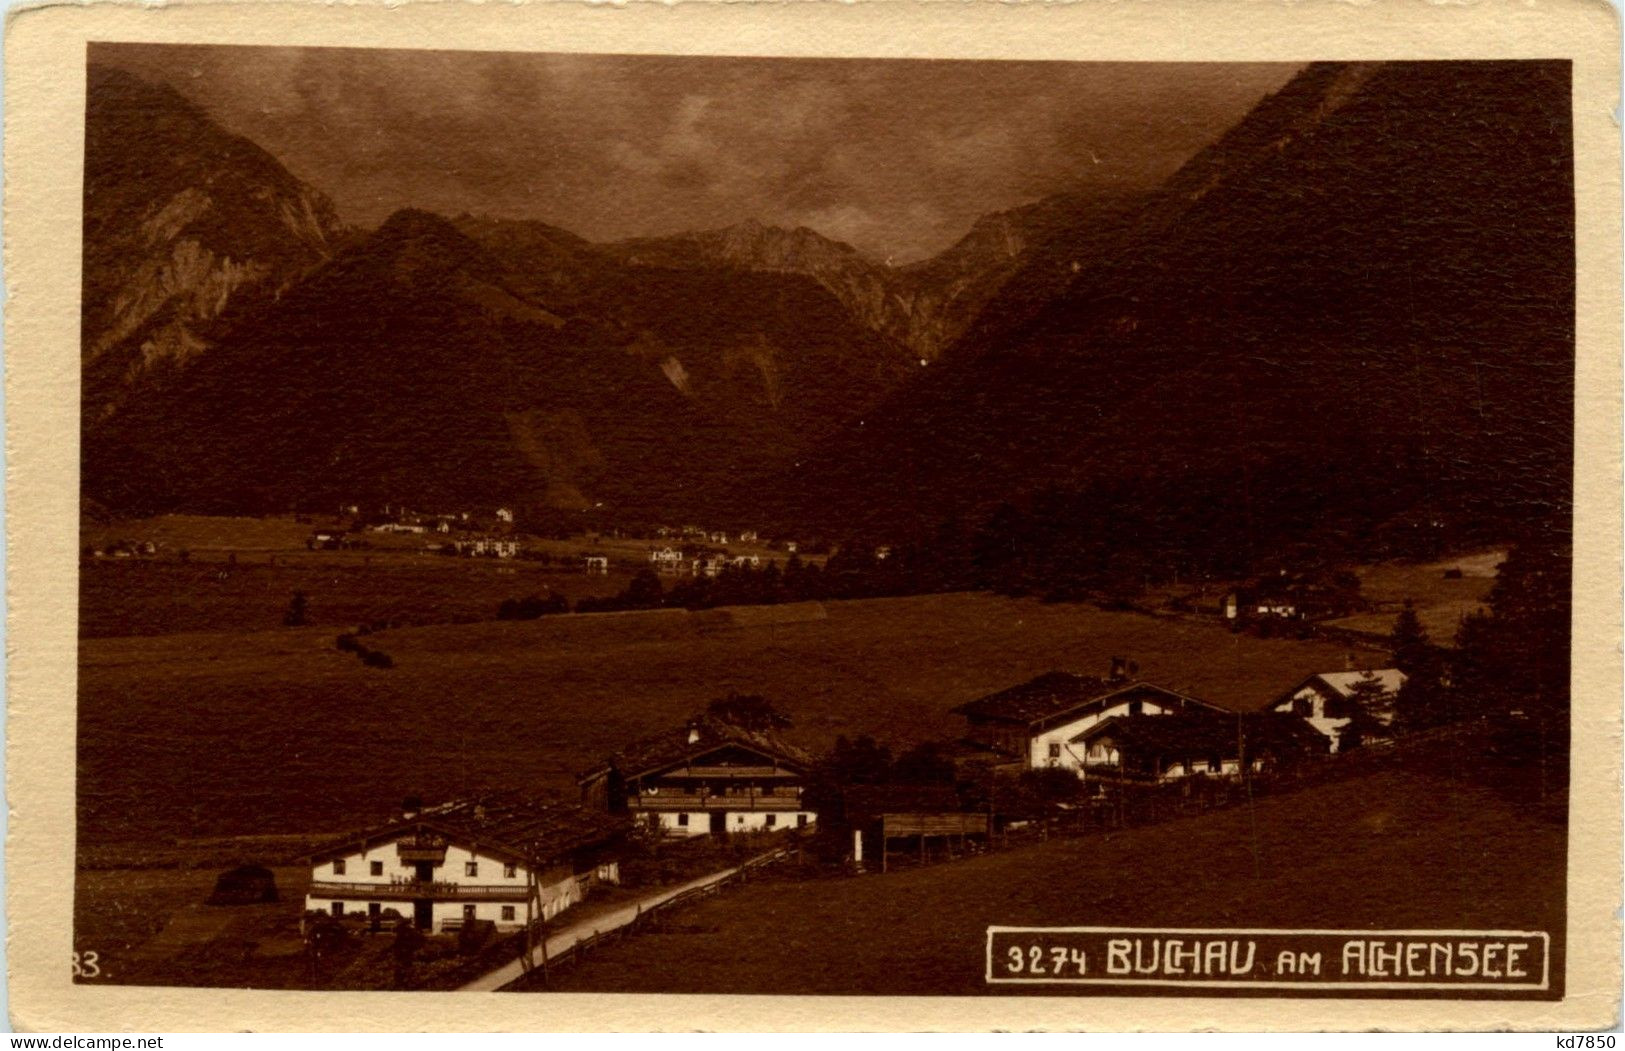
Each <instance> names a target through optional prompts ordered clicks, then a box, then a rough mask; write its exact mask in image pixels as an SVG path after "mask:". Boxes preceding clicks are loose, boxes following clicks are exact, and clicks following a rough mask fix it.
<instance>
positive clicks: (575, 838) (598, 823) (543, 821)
mask: <svg viewBox="0 0 1625 1051" xmlns="http://www.w3.org/2000/svg"><path fill="white" fill-rule="evenodd" d="M629 827H630V822H629V820H628V819H627V818H626V817H624V816H620V817H618V816H615V815H611V814H607V813H604V812H603V811H599V810H590V809H588V808H586V807H583V806H580V805H579V804H576V803H566V802H563V801H561V800H558V799H553V798H550V797H542V796H528V795H524V794H521V793H516V792H509V793H491V794H487V795H482V796H477V797H474V798H470V799H459V800H454V801H452V802H449V803H442V804H440V805H438V806H433V807H427V808H425V809H423V810H421V811H419V812H418V813H417V814H415V815H413V816H412V817H405V816H402V817H399V818H396V819H395V820H393V821H388V822H384V823H382V824H378V825H374V826H372V827H371V828H367V829H364V830H362V831H360V832H356V833H353V834H351V835H349V836H346V837H344V838H342V839H338V840H334V841H333V842H332V843H329V844H327V845H325V846H323V847H322V848H320V849H319V850H316V851H313V852H312V853H311V854H310V855H309V858H310V859H311V860H317V859H320V858H324V857H333V856H336V855H341V854H349V853H352V852H354V851H355V850H356V849H357V848H359V847H362V846H364V845H366V844H368V843H377V842H379V841H381V840H382V841H387V840H390V839H392V838H399V837H400V836H405V835H409V834H411V833H414V832H428V833H434V834H436V835H439V836H441V837H443V838H444V839H445V840H446V841H447V842H450V843H455V844H457V845H459V846H469V847H473V846H477V847H478V848H479V850H480V852H481V853H485V854H490V855H493V856H497V857H505V858H507V859H509V860H513V861H517V862H523V863H524V864H526V865H528V866H530V867H532V868H539V867H542V866H544V865H546V864H548V863H549V862H551V861H553V860H554V859H556V858H559V857H562V856H563V855H565V854H568V853H570V852H571V851H574V850H578V849H580V848H582V847H590V846H597V845H599V844H602V843H607V842H609V841H611V840H613V839H615V838H616V837H618V836H620V835H621V834H623V833H624V832H626V831H627V829H628V828H629Z"/></svg>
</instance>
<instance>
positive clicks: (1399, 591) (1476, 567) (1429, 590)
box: [1328, 550, 1506, 646]
mask: <svg viewBox="0 0 1625 1051" xmlns="http://www.w3.org/2000/svg"><path fill="white" fill-rule="evenodd" d="M1505 559H1506V552H1505V551H1500V550H1496V551H1480V552H1477V553H1474V554H1469V555H1462V556H1460V557H1457V558H1448V559H1442V560H1440V561H1438V562H1381V563H1378V564H1377V565H1374V566H1358V567H1356V568H1355V570H1354V572H1355V575H1357V576H1358V577H1359V578H1360V594H1361V595H1362V596H1363V597H1364V598H1365V599H1366V601H1368V602H1372V603H1378V604H1384V605H1385V607H1386V608H1385V611H1383V612H1375V613H1361V614H1358V615H1356V616H1353V617H1345V618H1343V619H1341V620H1333V621H1329V622H1328V623H1329V624H1330V625H1332V626H1333V627H1339V628H1348V629H1350V630H1353V631H1365V632H1371V633H1373V634H1376V635H1387V634H1388V633H1389V632H1391V631H1393V629H1394V620H1395V618H1396V617H1397V616H1398V612H1397V610H1396V609H1395V608H1394V605H1395V604H1396V603H1403V602H1405V601H1406V600H1407V599H1408V600H1410V602H1411V603H1413V604H1414V606H1415V608H1416V618H1417V620H1419V621H1420V622H1421V624H1422V627H1423V629H1424V630H1426V631H1427V633H1428V637H1429V638H1431V639H1432V640H1433V641H1434V642H1436V643H1438V644H1439V645H1441V646H1449V645H1452V644H1453V643H1454V642H1455V639H1456V630H1457V628H1458V627H1460V625H1461V620H1462V618H1463V617H1465V616H1467V615H1468V614H1469V613H1476V612H1478V611H1479V610H1481V609H1483V608H1484V606H1485V604H1486V603H1487V602H1488V601H1489V595H1490V589H1491V588H1493V587H1494V586H1495V574H1496V569H1497V567H1498V566H1499V565H1500V564H1501V563H1502V562H1503V561H1504V560H1505ZM1448 570H1457V571H1459V572H1460V574H1461V575H1460V576H1456V577H1447V576H1445V573H1446V571H1448Z"/></svg>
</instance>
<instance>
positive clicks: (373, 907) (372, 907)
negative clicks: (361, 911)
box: [367, 901, 384, 920]
mask: <svg viewBox="0 0 1625 1051" xmlns="http://www.w3.org/2000/svg"><path fill="white" fill-rule="evenodd" d="M383 914H384V907H383V906H382V905H380V904H378V903H377V902H376V901H369V902H367V915H368V916H370V917H372V918H373V919H375V920H376V919H377V918H378V917H379V916H382V915H383Z"/></svg>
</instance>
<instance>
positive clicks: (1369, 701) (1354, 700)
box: [1341, 671, 1394, 749]
mask: <svg viewBox="0 0 1625 1051" xmlns="http://www.w3.org/2000/svg"><path fill="white" fill-rule="evenodd" d="M1345 710H1346V711H1347V713H1348V717H1349V721H1348V723H1347V725H1345V726H1344V727H1343V729H1342V738H1343V740H1342V745H1341V747H1342V748H1343V749H1348V748H1358V747H1359V746H1360V745H1362V744H1364V743H1365V742H1367V741H1369V740H1371V739H1372V738H1374V737H1381V736H1383V735H1384V734H1386V733H1387V731H1388V726H1389V724H1391V723H1392V722H1393V719H1394V698H1393V695H1391V694H1390V693H1389V692H1388V689H1387V687H1385V686H1384V685H1383V684H1382V680H1381V679H1379V678H1377V676H1376V675H1375V674H1373V673H1372V672H1370V671H1367V672H1364V673H1363V674H1361V676H1360V677H1359V678H1358V679H1356V680H1355V681H1354V683H1353V684H1352V685H1351V686H1350V687H1349V696H1348V701H1347V708H1346V709H1345Z"/></svg>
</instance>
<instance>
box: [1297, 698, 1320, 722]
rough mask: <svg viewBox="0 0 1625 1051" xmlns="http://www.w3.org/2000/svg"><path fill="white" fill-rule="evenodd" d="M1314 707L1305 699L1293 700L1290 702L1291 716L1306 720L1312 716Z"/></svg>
mask: <svg viewBox="0 0 1625 1051" xmlns="http://www.w3.org/2000/svg"><path fill="white" fill-rule="evenodd" d="M1314 711H1315V706H1314V705H1313V704H1311V703H1310V702H1309V698H1307V697H1298V698H1295V699H1294V700H1293V702H1292V714H1293V715H1296V716H1299V717H1301V718H1304V719H1307V718H1309V717H1310V716H1311V715H1313V714H1314Z"/></svg>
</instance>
